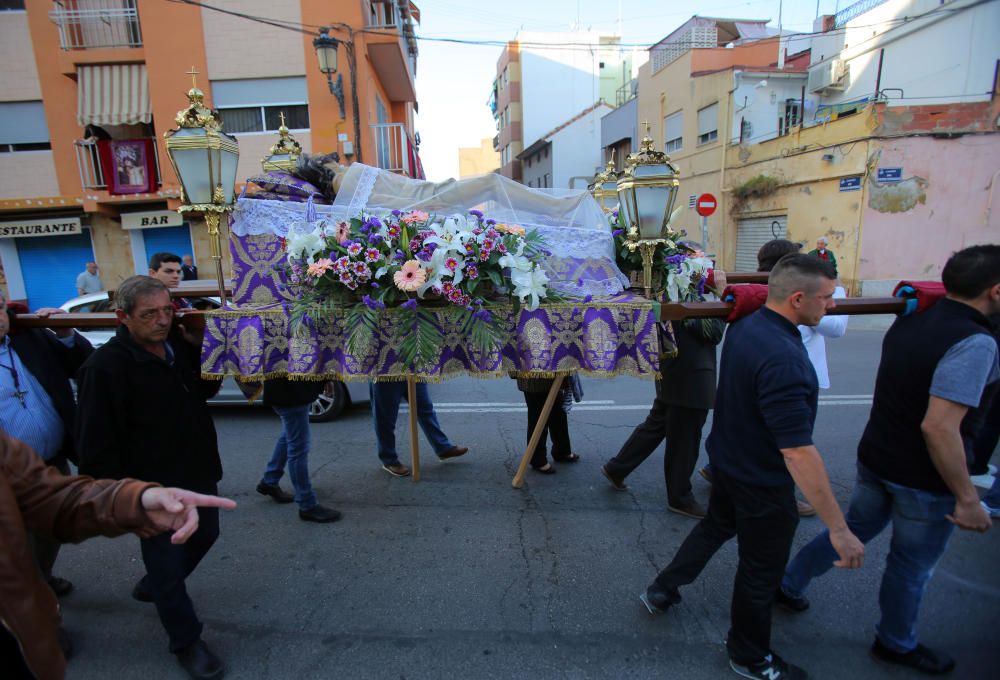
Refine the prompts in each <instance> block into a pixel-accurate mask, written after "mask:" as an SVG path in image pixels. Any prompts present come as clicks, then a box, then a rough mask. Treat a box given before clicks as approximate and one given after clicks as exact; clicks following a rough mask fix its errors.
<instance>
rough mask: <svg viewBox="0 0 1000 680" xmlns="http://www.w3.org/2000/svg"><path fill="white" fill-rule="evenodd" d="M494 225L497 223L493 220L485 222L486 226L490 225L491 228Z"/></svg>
mask: <svg viewBox="0 0 1000 680" xmlns="http://www.w3.org/2000/svg"><path fill="white" fill-rule="evenodd" d="M496 223H497V221H496V220H493V219H490V220H486V224H487V225H490V226H492V225H494V224H496Z"/></svg>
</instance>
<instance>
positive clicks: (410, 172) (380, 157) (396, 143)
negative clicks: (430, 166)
mask: <svg viewBox="0 0 1000 680" xmlns="http://www.w3.org/2000/svg"><path fill="white" fill-rule="evenodd" d="M371 128H372V132H373V133H374V136H375V159H376V161H377V163H378V167H380V168H382V169H383V170H388V171H389V172H395V173H398V174H400V175H405V176H406V177H413V178H415V179H424V167H423V164H422V163H421V162H420V155H419V154H418V153H417V146H416V144H414V143H413V140H412V139H411V138H410V135H409V133H407V131H406V127H405V126H404V125H403V124H402V123H381V124H377V125H372V126H371Z"/></svg>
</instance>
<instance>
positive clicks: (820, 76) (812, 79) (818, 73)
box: [806, 59, 847, 93]
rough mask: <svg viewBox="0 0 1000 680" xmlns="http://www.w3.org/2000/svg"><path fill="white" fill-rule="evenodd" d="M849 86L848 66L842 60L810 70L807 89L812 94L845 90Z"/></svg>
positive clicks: (826, 62)
mask: <svg viewBox="0 0 1000 680" xmlns="http://www.w3.org/2000/svg"><path fill="white" fill-rule="evenodd" d="M846 84H847V64H845V63H844V61H843V60H842V59H831V60H830V61H825V62H823V63H822V64H818V65H817V66H815V67H813V68H811V69H809V79H808V81H807V83H806V88H807V89H808V90H809V91H810V92H812V93H819V92H826V91H828V90H843V89H844V87H845V86H846Z"/></svg>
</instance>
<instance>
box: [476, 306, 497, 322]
mask: <svg viewBox="0 0 1000 680" xmlns="http://www.w3.org/2000/svg"><path fill="white" fill-rule="evenodd" d="M472 316H474V317H476V318H477V319H479V320H480V321H482V322H483V323H489V322H490V321H492V320H493V315H492V314H490V312H489V310H486V309H480V310H479V311H478V312H476V313H475V314H473V315H472Z"/></svg>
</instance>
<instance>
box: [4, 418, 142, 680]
mask: <svg viewBox="0 0 1000 680" xmlns="http://www.w3.org/2000/svg"><path fill="white" fill-rule="evenodd" d="M151 486H157V485H156V484H149V483H147V482H137V481H135V480H132V479H123V480H119V481H111V480H93V479H91V478H89V477H78V476H64V475H62V474H60V473H59V472H58V471H57V470H56V469H55V468H53V467H50V466H47V465H45V463H44V462H43V461H42V459H41V458H39V457H38V455H37V454H35V452H34V451H32V450H31V449H30V448H28V447H27V446H26V445H25V444H23V443H21V442H20V441H18V440H16V439H11V438H10V437H8V436H7V435H6V434H4V433H3V432H2V431H0V625H3V626H4V627H5V628H6V629H7V630H8V631H9V632H10V633H11V634H12V635H13V636H14V638H15V639H16V640H17V641H18V643H19V644H20V646H21V653H22V655H23V656H24V661H25V663H26V664H27V666H28V668H29V669H30V670H31V672H32V673H33V674H34V675H35V677H36V678H38V680H58V679H60V678H62V677H63V675H64V674H65V671H66V661H65V659H63V655H62V652H61V651H60V649H59V644H58V643H57V642H56V630H57V628H58V626H59V607H58V605H57V604H56V598H55V595H53V594H52V589H51V588H49V587H48V585H47V584H46V583H45V581H44V580H43V579H42V575H41V572H39V570H38V567H36V566H35V563H34V560H33V559H32V557H31V551H30V549H29V547H28V538H27V534H26V531H27V530H31V531H33V532H36V533H40V534H45V535H48V536H52V537H54V538H56V539H57V540H59V541H62V542H64V543H79V542H80V541H82V540H84V539H86V538H90V537H91V536H97V535H102V536H119V535H121V534H124V533H127V532H134V533H138V534H140V535H146V536H151V535H153V534H155V533H157V531H156V529H155V528H154V527H153V525H152V523H151V522H150V521H149V520H148V519H147V517H146V514H145V513H144V512H143V510H142V506H141V503H140V497H141V496H142V494H143V492H144V491H145V490H146V489H148V488H149V487H151Z"/></svg>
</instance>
